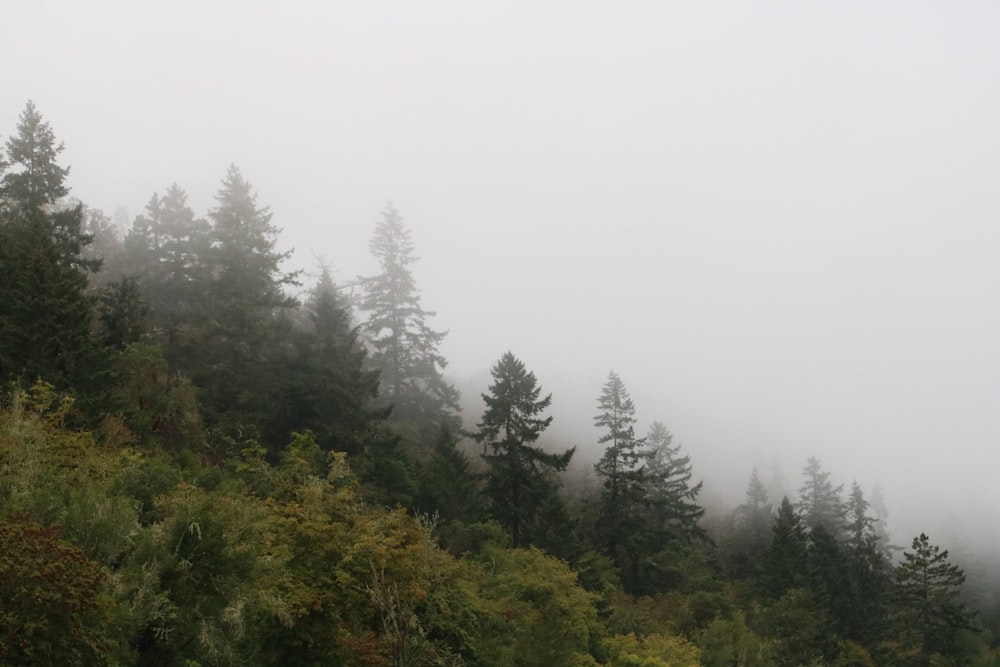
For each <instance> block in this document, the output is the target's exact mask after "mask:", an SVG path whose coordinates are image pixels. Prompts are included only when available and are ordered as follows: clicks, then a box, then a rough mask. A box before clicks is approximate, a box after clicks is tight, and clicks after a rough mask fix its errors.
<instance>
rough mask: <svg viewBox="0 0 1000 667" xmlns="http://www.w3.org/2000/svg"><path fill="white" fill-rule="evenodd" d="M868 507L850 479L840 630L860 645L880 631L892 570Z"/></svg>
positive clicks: (860, 491) (870, 641) (875, 522)
mask: <svg viewBox="0 0 1000 667" xmlns="http://www.w3.org/2000/svg"><path fill="white" fill-rule="evenodd" d="M868 510H869V503H868V501H867V500H865V497H864V493H863V492H862V490H861V486H860V485H859V484H858V483H857V482H853V483H852V484H851V495H850V496H849V497H848V499H847V538H846V541H845V545H844V546H845V548H844V567H845V571H846V576H847V585H846V587H845V588H846V592H847V594H848V596H849V598H850V601H849V604H848V605H847V607H846V610H845V611H846V614H845V615H844V617H843V618H842V619H841V620H842V628H841V632H842V634H843V636H844V637H846V638H848V639H852V640H854V641H857V642H860V643H863V644H871V643H872V642H873V641H874V640H875V639H876V638H877V637H879V636H880V634H881V631H882V628H883V626H884V619H885V616H886V614H885V605H886V596H887V592H888V590H889V586H890V583H891V571H892V566H891V564H890V562H889V559H888V557H887V555H886V552H885V551H884V549H883V548H882V543H881V539H880V537H879V533H878V530H877V528H876V526H877V524H878V522H877V519H876V518H875V517H874V516H872V515H871V514H870V513H869V511H868Z"/></svg>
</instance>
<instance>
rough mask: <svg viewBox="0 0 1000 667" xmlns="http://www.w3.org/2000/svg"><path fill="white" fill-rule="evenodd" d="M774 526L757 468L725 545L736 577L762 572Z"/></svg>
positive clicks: (735, 513) (765, 490) (737, 511)
mask: <svg viewBox="0 0 1000 667" xmlns="http://www.w3.org/2000/svg"><path fill="white" fill-rule="evenodd" d="M772 523H773V510H772V506H771V503H770V502H769V501H768V494H767V487H766V486H764V483H763V482H762V481H761V479H760V476H759V475H758V474H757V468H756V467H755V468H754V469H753V472H752V473H751V474H750V480H749V482H748V483H747V491H746V500H745V501H744V502H743V504H742V505H740V506H739V507H737V508H736V511H735V512H734V515H733V527H732V531H731V533H730V535H729V538H728V539H727V540H726V541H725V544H724V546H725V547H726V548H725V551H724V554H725V556H726V557H727V559H728V560H729V561H730V567H731V568H732V570H733V572H734V573H735V574H736V575H737V576H742V577H749V576H751V575H752V574H754V573H755V572H757V571H758V570H759V568H760V566H761V559H762V557H763V554H764V552H766V551H767V548H768V546H770V544H771V539H772V532H771V524H772Z"/></svg>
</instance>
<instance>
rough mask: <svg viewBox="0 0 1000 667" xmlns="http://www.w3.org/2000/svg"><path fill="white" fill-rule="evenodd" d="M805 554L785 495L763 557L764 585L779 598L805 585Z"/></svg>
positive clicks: (803, 539) (799, 525)
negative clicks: (769, 542)
mask: <svg viewBox="0 0 1000 667" xmlns="http://www.w3.org/2000/svg"><path fill="white" fill-rule="evenodd" d="M807 573H808V551H807V542H806V533H805V530H804V529H803V528H802V522H801V520H800V519H799V516H798V515H797V514H796V512H795V508H794V507H793V506H792V503H791V501H789V500H788V496H785V497H784V498H782V499H781V505H780V506H779V507H778V515H777V516H776V517H775V519H774V524H773V527H772V539H771V546H770V547H768V550H767V552H766V553H765V554H764V564H763V572H762V577H763V582H762V583H763V585H764V590H765V591H766V592H767V593H768V594H769V595H770V596H772V597H774V598H778V597H781V596H782V595H784V594H785V593H786V592H788V591H789V590H791V589H793V588H799V587H801V586H804V585H805V584H806V582H807Z"/></svg>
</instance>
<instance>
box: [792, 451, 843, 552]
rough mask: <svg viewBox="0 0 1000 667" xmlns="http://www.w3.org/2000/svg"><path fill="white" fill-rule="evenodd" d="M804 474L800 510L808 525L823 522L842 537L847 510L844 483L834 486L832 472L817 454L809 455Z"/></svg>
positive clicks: (832, 532) (803, 470)
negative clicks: (842, 495)
mask: <svg viewBox="0 0 1000 667" xmlns="http://www.w3.org/2000/svg"><path fill="white" fill-rule="evenodd" d="M802 474H803V475H805V478H806V479H805V482H804V483H803V484H802V487H801V488H800V489H799V512H800V514H801V516H802V520H803V521H804V522H805V525H806V527H807V528H809V529H810V530H812V529H813V528H815V527H816V526H818V525H820V524H823V525H824V526H825V527H826V529H827V530H829V531H830V533H831V534H833V535H834V536H835V537H837V538H840V537H841V535H842V534H843V530H844V515H845V512H846V509H845V507H844V502H843V500H841V496H840V494H841V492H842V491H843V489H844V485H843V484H841V485H839V486H836V487H835V486H833V484H832V483H831V482H830V473H828V472H826V471H825V470H823V468H822V466H821V465H820V462H819V459H817V458H816V457H815V456H810V457H809V460H808V462H807V463H806V466H805V468H803V469H802Z"/></svg>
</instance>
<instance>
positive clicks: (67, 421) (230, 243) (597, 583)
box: [0, 103, 1000, 667]
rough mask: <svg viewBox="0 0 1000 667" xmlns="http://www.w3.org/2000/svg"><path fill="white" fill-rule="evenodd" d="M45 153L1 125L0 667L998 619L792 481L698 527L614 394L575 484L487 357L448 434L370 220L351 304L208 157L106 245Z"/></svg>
mask: <svg viewBox="0 0 1000 667" xmlns="http://www.w3.org/2000/svg"><path fill="white" fill-rule="evenodd" d="M61 150H62V145H61V143H60V142H59V140H58V139H57V137H56V135H55V134H54V132H53V130H52V128H50V127H49V125H48V124H47V123H46V121H45V120H44V118H43V117H42V115H41V113H40V112H39V110H37V109H36V108H35V107H34V106H33V105H32V104H31V103H28V105H27V106H26V107H25V109H24V111H23V113H22V114H21V117H20V123H19V125H18V126H17V127H16V128H12V132H11V133H10V134H9V135H7V138H6V142H5V146H4V148H3V150H2V151H0V276H2V277H3V279H2V280H0V391H2V412H0V664H5V665H162V666H177V667H194V666H196V665H203V666H206V667H207V666H210V665H212V666H215V665H220V666H221V665H234V666H235V665H296V666H308V665H351V666H371V667H376V666H383V665H384V666H389V665H392V666H431V665H435V666H457V665H470V666H471V665H478V666H482V667H503V666H518V667H522V666H523V667H528V666H531V665H538V666H544V667H558V666H561V665H565V666H573V667H583V666H586V665H613V666H616V667H658V666H671V667H683V666H688V665H692V666H693V665H708V666H711V667H729V666H745V667H750V666H768V665H788V666H795V665H837V666H843V667H846V666H849V665H857V666H863V665H900V666H903V665H979V666H986V665H1000V650H998V649H997V648H996V646H995V643H996V642H995V641H994V637H995V635H994V631H995V630H996V628H997V627H998V620H997V614H996V613H995V605H994V604H993V601H992V600H991V599H989V598H988V597H984V596H982V595H980V596H975V595H973V594H974V593H976V591H969V590H967V589H966V588H964V587H963V584H964V582H965V573H964V572H963V570H962V568H961V567H959V565H958V564H956V563H954V562H952V561H951V560H950V559H949V554H948V552H947V551H945V550H943V549H941V548H940V546H938V545H937V544H936V543H935V541H934V539H933V536H931V537H928V536H927V535H924V534H920V535H917V536H914V537H912V540H908V541H907V543H906V544H903V545H898V546H897V545H893V544H890V540H889V538H888V533H887V530H886V523H885V518H886V517H885V511H884V508H882V507H881V502H877V503H873V499H871V498H868V497H866V495H865V492H864V491H863V488H862V486H861V485H860V484H858V483H857V482H854V483H852V484H851V485H850V488H849V490H848V489H845V487H844V485H843V484H840V483H838V482H836V481H835V480H832V479H831V478H830V474H829V473H828V472H826V471H825V470H824V468H823V466H822V463H821V461H820V460H818V459H817V458H810V459H809V460H808V461H806V462H804V467H803V475H802V479H801V488H800V489H799V491H798V493H797V494H796V495H795V496H794V497H783V498H776V497H772V495H771V493H769V490H768V489H767V487H766V486H765V484H764V483H763V482H762V481H761V479H760V477H759V476H758V475H757V471H756V470H753V471H751V470H748V471H746V474H747V477H748V479H749V481H748V483H747V489H746V499H745V502H743V503H742V504H741V505H739V506H738V507H736V508H712V509H713V511H712V512H711V513H710V515H711V516H709V515H708V514H706V508H705V507H704V506H703V505H702V503H701V500H700V498H699V495H700V492H701V488H702V481H701V480H698V479H696V478H695V476H694V475H693V461H692V455H693V453H691V452H687V451H685V450H684V449H683V447H682V446H681V444H680V443H677V442H675V441H674V438H673V437H672V435H671V433H670V430H669V426H668V425H666V424H663V423H661V422H659V421H653V422H652V426H651V428H650V429H649V430H648V432H639V431H637V428H638V423H639V418H638V414H639V407H640V406H636V405H635V403H634V401H633V400H632V398H631V396H630V394H629V391H628V388H627V385H626V382H625V379H624V378H622V377H620V376H619V375H618V374H617V373H615V372H613V371H612V372H610V373H609V374H608V376H607V381H606V383H605V384H604V385H603V386H598V387H594V388H593V395H594V414H593V423H594V425H595V426H596V427H597V429H598V430H599V431H600V434H601V435H600V437H599V444H600V446H601V447H602V448H603V456H601V458H600V459H599V460H598V461H597V462H596V463H595V464H594V465H593V466H592V474H593V479H594V480H596V484H595V485H593V487H592V488H589V489H580V488H575V487H574V488H571V486H570V485H569V484H568V482H567V475H566V471H567V470H568V469H569V467H570V466H571V465H572V464H573V458H574V456H575V454H576V451H575V449H574V447H573V446H572V444H573V443H567V444H566V445H564V446H562V447H558V448H550V447H543V446H542V445H541V444H540V438H541V436H542V435H543V434H544V432H545V431H546V429H547V428H548V427H549V426H550V424H551V422H552V419H553V417H552V416H551V415H550V414H548V408H549V406H550V402H551V398H552V397H551V395H550V394H548V393H547V392H546V391H545V389H544V384H545V383H544V378H537V377H536V376H535V374H534V372H532V371H531V370H530V368H529V367H528V365H527V364H526V363H525V361H524V360H522V359H520V358H519V357H518V356H517V355H516V353H515V352H514V351H502V350H498V358H497V359H496V360H483V364H484V365H487V364H492V367H491V376H492V380H491V383H490V385H489V387H488V388H487V390H486V392H485V393H484V394H483V395H482V402H483V411H482V415H481V417H479V418H478V420H468V419H465V420H463V416H462V414H461V412H460V409H459V405H460V402H459V398H460V397H459V395H458V392H457V391H456V389H455V388H454V387H453V386H452V384H451V383H450V382H449V381H448V379H447V376H446V374H445V368H446V359H445V358H444V357H443V355H442V353H441V351H440V345H441V343H442V341H443V340H444V338H445V336H446V332H444V331H442V330H439V329H437V328H435V326H436V325H435V324H434V323H433V318H434V313H433V311H432V310H429V309H428V308H427V307H426V306H425V304H424V302H423V300H422V294H421V291H420V290H419V288H418V286H417V284H416V283H415V280H414V278H413V274H412V272H411V270H410V267H411V265H412V263H413V262H415V261H416V249H415V248H414V244H413V242H412V241H411V239H410V234H409V230H408V228H407V226H406V224H405V221H404V217H403V215H402V214H401V213H400V212H399V211H397V210H396V209H395V208H394V207H393V206H392V205H387V206H386V208H385V209H384V210H383V211H382V212H381V213H379V212H377V211H373V220H374V226H373V232H372V236H371V243H370V247H369V249H368V250H369V251H370V253H371V254H372V256H373V258H374V259H375V261H376V264H377V267H378V269H377V272H375V273H374V275H371V276H366V277H363V278H361V279H359V280H358V281H357V283H356V284H354V285H352V289H350V290H345V289H342V288H341V286H338V285H337V284H335V282H334V280H333V277H332V275H331V272H330V271H329V269H328V267H319V277H318V279H310V278H308V277H307V276H305V275H303V274H300V273H294V272H287V271H286V270H285V268H284V266H285V263H284V260H285V259H287V257H288V250H287V249H285V248H282V247H281V245H280V238H279V233H280V229H279V224H280V221H278V220H275V219H274V217H276V216H274V217H273V216H272V213H271V211H270V210H269V208H268V206H267V205H266V204H265V203H263V202H261V201H259V200H258V197H257V194H256V192H255V189H254V187H253V186H252V185H251V183H250V182H249V181H248V179H247V177H246V176H245V175H244V174H243V173H241V172H240V170H239V169H238V168H237V167H235V166H233V167H230V168H229V170H228V171H227V172H226V173H225V174H222V175H221V177H222V178H221V183H220V185H219V188H218V193H217V195H216V200H215V205H214V206H213V207H212V208H211V209H210V210H208V211H205V212H196V211H193V210H192V209H191V208H190V207H189V205H188V203H187V195H186V193H185V191H184V189H183V188H182V187H180V186H179V185H177V184H161V185H160V186H158V187H162V189H161V190H157V191H155V192H153V194H152V195H151V196H150V198H149V203H148V204H147V206H146V209H145V210H144V211H143V212H142V213H141V214H139V215H138V216H136V217H135V219H134V220H133V221H131V227H130V229H128V230H120V229H117V228H116V227H115V226H114V225H113V224H112V223H111V220H110V219H109V217H108V216H107V215H105V213H103V212H102V211H98V210H94V209H90V208H88V207H87V206H86V203H85V202H79V201H76V200H75V199H73V198H72V197H71V195H70V183H71V179H70V173H69V169H68V167H67V166H65V165H63V164H61V162H60V152H61ZM180 176H183V175H180ZM154 187H157V186H155V185H154ZM350 251H351V252H363V251H364V249H358V250H354V249H351V250H350ZM484 270H485V269H484ZM544 325H545V323H544V322H536V323H533V326H544ZM653 417H655V416H653ZM470 422H475V423H470Z"/></svg>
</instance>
